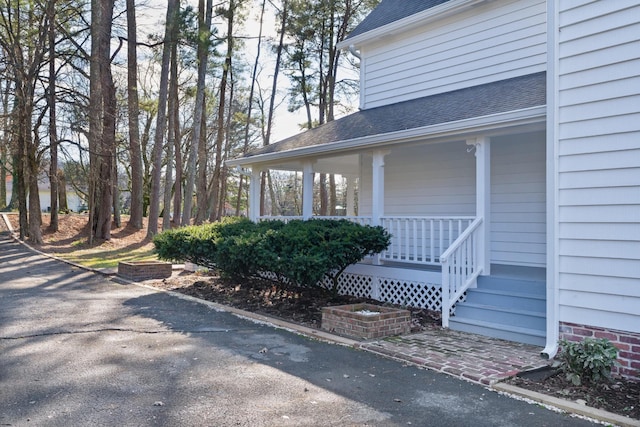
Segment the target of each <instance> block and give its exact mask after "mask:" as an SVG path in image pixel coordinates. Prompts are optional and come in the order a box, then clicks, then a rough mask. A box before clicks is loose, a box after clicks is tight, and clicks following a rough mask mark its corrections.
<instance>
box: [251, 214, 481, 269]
mask: <svg viewBox="0 0 640 427" xmlns="http://www.w3.org/2000/svg"><path fill="white" fill-rule="evenodd" d="M314 218H322V219H346V220H349V221H352V222H356V223H358V224H361V225H371V224H372V222H373V221H372V218H371V217H370V216H323V217H314ZM294 219H302V217H301V216H264V217H261V218H260V219H259V220H261V221H263V220H281V221H284V222H288V221H291V220H294ZM474 219H475V217H471V216H384V217H382V218H381V224H380V225H382V226H383V227H384V228H385V229H386V230H387V231H388V232H389V233H390V234H391V244H390V245H389V248H388V249H387V250H386V251H384V252H382V253H381V254H380V259H381V260H384V261H396V262H403V263H410V264H421V265H433V266H440V257H441V255H440V254H441V253H443V252H444V251H445V250H447V248H449V246H451V245H452V244H453V243H454V242H455V241H456V239H458V237H459V236H460V235H461V234H462V233H463V232H464V231H465V230H466V229H467V228H468V227H469V226H470V225H471V224H472V223H473V220H474Z"/></svg>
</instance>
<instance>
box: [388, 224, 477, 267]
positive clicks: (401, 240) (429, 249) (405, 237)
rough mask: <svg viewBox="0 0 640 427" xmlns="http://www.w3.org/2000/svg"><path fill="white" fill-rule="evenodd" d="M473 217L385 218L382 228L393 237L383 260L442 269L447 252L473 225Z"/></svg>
mask: <svg viewBox="0 0 640 427" xmlns="http://www.w3.org/2000/svg"><path fill="white" fill-rule="evenodd" d="M474 219H475V218H474V217H470V216H411V217H409V216H384V217H382V218H381V219H380V220H381V224H382V226H383V227H384V228H385V229H387V231H389V233H390V234H391V244H390V245H389V248H388V249H387V250H386V251H384V252H382V253H381V254H380V257H381V259H383V260H388V261H396V262H404V263H411V264H421V265H433V266H440V258H441V257H440V256H439V254H440V253H442V252H444V251H445V249H446V248H448V247H449V246H450V245H451V244H452V243H453V242H454V241H455V240H456V239H457V238H458V236H459V235H461V234H462V233H464V231H465V229H466V228H467V227H469V225H470V224H471V223H472V222H473V220H474Z"/></svg>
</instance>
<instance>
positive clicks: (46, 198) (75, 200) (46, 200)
mask: <svg viewBox="0 0 640 427" xmlns="http://www.w3.org/2000/svg"><path fill="white" fill-rule="evenodd" d="M6 183H7V200H6V204H7V205H8V204H9V202H10V201H11V194H12V188H13V177H12V176H11V175H8V176H7V177H6ZM38 190H39V195H40V209H41V210H42V211H43V212H50V211H51V186H50V185H49V181H48V178H45V179H42V180H40V182H39V184H38ZM67 206H68V207H69V209H70V210H71V211H73V212H80V211H81V210H82V209H83V207H85V206H86V205H85V204H84V203H83V201H82V199H81V198H80V196H79V195H78V193H77V192H76V191H75V190H74V189H73V188H72V187H70V186H67Z"/></svg>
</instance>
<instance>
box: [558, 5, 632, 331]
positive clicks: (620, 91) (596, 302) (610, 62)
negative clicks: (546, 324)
mask: <svg viewBox="0 0 640 427" xmlns="http://www.w3.org/2000/svg"><path fill="white" fill-rule="evenodd" d="M559 7H560V9H559V10H560V13H559V29H558V32H557V34H556V37H557V43H558V44H557V47H556V49H557V52H558V65H557V67H558V70H557V72H558V80H557V82H558V98H557V102H558V117H557V118H556V120H557V123H558V127H557V129H558V133H557V139H558V142H557V148H556V150H557V155H558V160H557V186H558V188H557V198H558V208H557V216H558V228H557V239H558V241H557V252H558V253H557V255H558V266H557V270H558V277H559V279H560V280H559V284H558V285H559V301H560V303H559V306H560V310H559V315H560V320H561V321H564V322H572V323H577V324H585V325H591V326H597V327H605V328H614V329H624V330H629V331H632V332H640V310H639V309H638V307H640V24H638V22H637V21H638V16H640V5H638V2H637V1H633V0H616V1H595V2H575V1H561V2H560V6H559Z"/></svg>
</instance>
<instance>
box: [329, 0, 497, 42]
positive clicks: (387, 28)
mask: <svg viewBox="0 0 640 427" xmlns="http://www.w3.org/2000/svg"><path fill="white" fill-rule="evenodd" d="M486 1H488V0H452V1H449V2H447V3H443V4H440V5H438V6H434V7H432V8H431V9H427V10H424V11H422V12H419V13H415V14H413V15H410V16H407V17H406V18H403V19H400V20H398V21H394V22H391V23H389V24H387V25H383V26H382V27H378V28H376V29H373V30H371V31H367V32H366V33H362V34H359V35H357V36H353V37H349V38H347V39H345V40H343V41H341V42H339V43H338V44H337V45H336V47H337V48H338V49H346V48H347V47H349V46H351V45H353V46H356V47H359V46H362V45H363V44H366V43H368V42H373V41H376V40H378V39H380V38H382V37H388V36H390V35H393V34H397V33H400V32H405V31H410V30H412V29H414V28H417V27H420V26H424V25H425V24H428V23H430V22H433V21H437V20H439V19H442V18H445V17H447V16H450V15H454V14H457V13H460V12H462V11H464V10H466V9H468V8H470V7H473V6H475V5H477V4H479V3H484V2H486Z"/></svg>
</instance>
